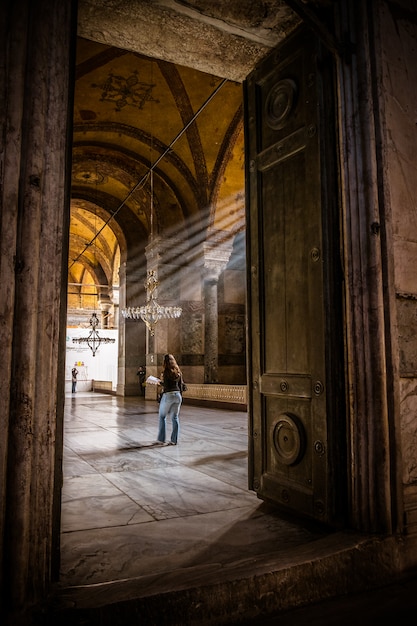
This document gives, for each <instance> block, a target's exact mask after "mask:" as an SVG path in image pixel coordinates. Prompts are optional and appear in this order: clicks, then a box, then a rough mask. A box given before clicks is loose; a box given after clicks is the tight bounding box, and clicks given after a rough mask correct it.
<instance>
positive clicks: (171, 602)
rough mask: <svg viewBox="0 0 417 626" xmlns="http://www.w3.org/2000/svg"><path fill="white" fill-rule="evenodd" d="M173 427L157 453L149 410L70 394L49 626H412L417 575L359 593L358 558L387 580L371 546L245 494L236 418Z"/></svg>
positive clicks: (214, 415)
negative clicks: (387, 621)
mask: <svg viewBox="0 0 417 626" xmlns="http://www.w3.org/2000/svg"><path fill="white" fill-rule="evenodd" d="M180 421H181V432H180V438H179V444H178V445H177V446H169V445H167V446H160V445H156V444H155V439H156V434H157V422H158V405H157V403H156V402H154V401H150V400H147V401H145V400H144V399H143V398H140V397H135V398H122V397H115V396H112V395H106V394H97V393H92V392H90V393H76V394H74V395H71V394H70V395H68V396H67V397H66V401H65V421H64V459H63V467H64V482H63V491H62V517H61V521H62V529H61V530H62V532H61V576H60V582H59V589H60V591H59V592H58V594H57V596H56V598H55V599H54V603H55V604H54V605H53V606H54V607H55V608H54V609H53V610H52V614H51V615H52V616H51V621H48V622H47V626H55V624H56V623H60V624H62V625H63V626H81V625H82V626H85V625H87V624H88V625H89V626H96V625H97V626H107V625H110V624H111V626H130V625H131V624H137V623H141V624H144V625H146V626H161V625H162V624H166V625H169V626H184V625H188V624H201V625H202V626H205V625H210V626H211V625H214V626H219V625H220V624H227V625H229V624H248V625H253V626H255V625H258V624H259V625H260V624H262V626H264V625H265V624H268V625H269V624H271V626H272V624H274V625H275V624H279V625H280V626H302V625H304V624H306V625H307V624H309V625H312V624H314V625H316V624H317V626H318V625H321V624H323V625H326V626H330V625H331V626H333V625H334V624H340V625H341V626H342V625H343V626H345V625H346V626H348V624H351V623H352V621H353V622H354V623H355V624H356V625H357V626H362V625H363V626H365V625H366V626H371V625H373V624H375V625H376V624H380V623H381V620H382V619H384V618H386V617H387V616H389V617H390V618H392V620H391V621H392V623H394V622H395V623H408V622H405V621H402V620H403V614H405V611H406V610H407V611H408V612H409V611H410V610H413V611H416V610H417V575H415V576H414V577H413V579H412V580H411V582H409V583H407V584H399V585H398V584H397V585H396V586H395V585H392V586H391V587H390V589H389V592H387V590H386V588H382V589H379V590H377V591H372V590H370V591H368V592H363V589H364V587H365V586H366V585H364V581H365V580H367V578H366V572H368V570H367V569H366V568H365V569H364V564H365V562H366V561H367V562H369V567H370V569H369V572H370V574H371V576H370V579H372V576H374V577H375V584H377V583H378V580H377V579H378V574H377V575H375V571H376V572H379V569H381V571H382V572H383V567H382V568H379V565H378V559H377V560H376V561H375V563H376V565H374V557H375V554H376V553H375V552H373V551H372V550H373V548H372V546H373V545H374V542H373V540H372V541H370V542H368V541H367V539H366V538H363V537H355V536H354V535H352V534H351V533H340V532H330V531H329V530H325V529H323V528H321V527H318V526H316V525H314V524H311V525H306V524H305V523H304V524H301V523H300V524H299V523H297V521H295V520H292V519H289V518H286V517H285V516H283V515H282V513H279V512H278V511H277V510H276V509H274V508H272V507H270V506H268V505H267V504H266V503H264V502H262V501H260V500H259V499H257V497H256V495H255V494H254V493H253V492H251V491H249V490H248V488H247V462H248V459H247V415H246V413H243V412H239V411H227V410H217V409H212V408H202V407H195V406H192V405H188V404H186V403H185V404H184V405H183V406H182V409H181V417H180ZM169 433H170V428H169V425H168V431H167V439H168V438H169ZM367 550H368V552H367ZM367 555H368V556H367ZM301 566H302V569H300V567H301ZM346 567H347V568H348V569H347V571H348V572H349V574H350V573H351V574H352V575H348V576H346ZM355 571H356V572H359V571H360V572H361V575H360V576H355V575H353V574H354V573H355ZM318 573H319V575H318ZM379 584H380V585H383V581H382V579H381V580H380V581H379ZM385 584H387V582H386V580H385ZM316 588H317V589H318V590H319V591H318V592H317V593H315V589H316ZM361 591H362V593H361ZM352 594H354V595H352ZM332 595H334V596H335V599H333V600H331V599H330V598H331V597H332ZM337 595H338V596H339V598H337V597H336V596H337ZM324 597H327V598H329V599H328V600H327V601H324V600H323V601H321V598H324ZM305 598H308V604H310V606H307V607H305V608H302V604H303V601H304V599H305ZM314 598H316V600H315V603H314V602H313V599H314ZM160 599H161V600H160ZM129 603H130V604H129ZM297 606H298V607H299V608H295V609H294V610H290V609H291V607H297ZM275 607H280V608H279V610H278V612H275V613H274V610H276V609H275ZM228 611H229V612H228ZM407 614H408V613H407ZM137 615H140V619H139V621H137V618H136V617H135V616H137ZM232 616H233V617H232ZM397 618H398V619H397Z"/></svg>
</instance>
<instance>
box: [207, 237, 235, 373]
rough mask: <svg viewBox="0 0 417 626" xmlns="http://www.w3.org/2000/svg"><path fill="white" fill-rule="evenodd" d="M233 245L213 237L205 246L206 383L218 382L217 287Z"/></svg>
mask: <svg viewBox="0 0 417 626" xmlns="http://www.w3.org/2000/svg"><path fill="white" fill-rule="evenodd" d="M232 249H233V244H232V243H228V242H221V241H216V238H214V239H213V237H212V238H211V239H210V240H209V241H206V242H205V243H204V245H203V255H204V308H205V327H204V382H205V383H217V382H219V381H218V355H219V349H218V307H217V286H218V281H219V276H220V274H221V272H223V271H224V269H225V268H226V266H227V263H228V262H229V259H230V255H231V253H232Z"/></svg>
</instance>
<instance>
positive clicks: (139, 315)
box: [122, 270, 182, 336]
mask: <svg viewBox="0 0 417 626" xmlns="http://www.w3.org/2000/svg"><path fill="white" fill-rule="evenodd" d="M158 285H159V281H158V279H157V277H156V273H155V270H148V275H147V279H146V282H145V288H146V291H147V294H148V296H147V301H146V304H145V305H143V306H136V307H127V308H126V309H122V315H123V317H124V318H126V319H133V320H139V319H141V320H142V321H143V322H145V324H146V327H147V328H148V330H149V332H150V333H151V335H152V336H154V334H155V325H156V324H157V323H158V322H159V320H161V319H175V318H178V317H180V316H181V313H182V308H181V307H180V306H162V305H161V304H158V302H157V301H156V298H155V290H156V288H157V287H158Z"/></svg>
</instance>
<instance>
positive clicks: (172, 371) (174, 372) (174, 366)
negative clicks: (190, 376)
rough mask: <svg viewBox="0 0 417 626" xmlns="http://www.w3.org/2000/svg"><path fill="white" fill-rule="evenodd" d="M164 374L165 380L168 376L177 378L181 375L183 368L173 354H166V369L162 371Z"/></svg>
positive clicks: (172, 378)
mask: <svg viewBox="0 0 417 626" xmlns="http://www.w3.org/2000/svg"><path fill="white" fill-rule="evenodd" d="M162 376H163V378H164V379H165V380H167V379H168V378H170V379H171V380H176V379H177V378H179V377H180V376H181V370H180V368H179V365H178V363H177V361H176V360H175V357H174V355H173V354H166V355H165V356H164V369H163V371H162Z"/></svg>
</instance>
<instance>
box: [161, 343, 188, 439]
mask: <svg viewBox="0 0 417 626" xmlns="http://www.w3.org/2000/svg"><path fill="white" fill-rule="evenodd" d="M161 385H162V388H163V391H162V397H161V402H160V403H159V430H158V443H161V444H164V443H165V429H166V418H167V417H168V416H169V417H170V418H171V421H172V432H171V440H170V441H169V442H168V443H169V444H170V445H172V446H176V445H177V442H178V435H179V431H180V420H179V414H180V407H181V403H182V391H183V389H184V386H183V385H184V383H183V380H182V373H181V370H180V368H179V366H178V363H177V362H176V360H175V358H174V356H173V355H172V354H166V355H165V356H164V369H163V371H162V375H161Z"/></svg>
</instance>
